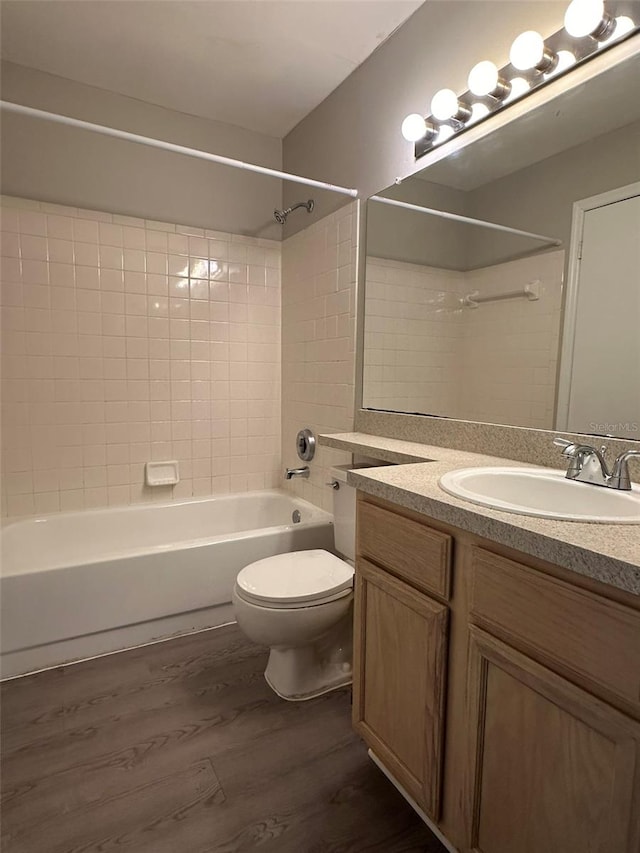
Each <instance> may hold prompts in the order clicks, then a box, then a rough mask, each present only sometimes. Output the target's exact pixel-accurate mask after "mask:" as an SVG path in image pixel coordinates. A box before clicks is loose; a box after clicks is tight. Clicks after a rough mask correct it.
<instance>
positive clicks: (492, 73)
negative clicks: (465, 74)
mask: <svg viewBox="0 0 640 853" xmlns="http://www.w3.org/2000/svg"><path fill="white" fill-rule="evenodd" d="M467 85H468V86H469V91H470V92H471V93H472V94H474V95H478V96H479V97H484V96H488V97H490V98H495V99H496V100H497V101H501V100H502V99H503V98H506V96H507V95H508V94H509V92H510V91H511V83H508V82H507V81H506V80H503V79H502V78H501V77H500V72H499V71H498V66H497V65H495V64H494V63H493V62H490V61H489V60H488V59H484V60H483V61H482V62H478V64H477V65H474V66H473V68H472V69H471V71H470V72H469V79H468V80H467Z"/></svg>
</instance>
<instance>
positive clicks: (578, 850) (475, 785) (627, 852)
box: [468, 627, 640, 853]
mask: <svg viewBox="0 0 640 853" xmlns="http://www.w3.org/2000/svg"><path fill="white" fill-rule="evenodd" d="M469 701H470V706H469V708H470V718H469V733H470V740H471V743H470V750H469V761H470V766H469V776H468V793H469V801H468V802H469V809H470V816H471V827H470V830H471V832H470V836H471V837H470V839H469V845H468V847H469V849H470V850H472V851H478V853H543V851H545V853H546V852H547V851H548V853H638V850H640V828H639V824H640V784H639V782H640V749H639V746H640V724H639V723H637V722H635V721H634V720H631V719H630V718H628V717H626V716H625V715H624V714H621V713H620V712H619V711H617V710H615V709H614V708H611V707H610V706H608V705H607V704H605V703H604V702H601V701H600V700H599V699H596V698H595V697H593V696H591V695H590V694H588V693H586V692H585V691H583V690H581V689H579V688H578V687H575V686H574V685H573V684H571V683H570V682H568V681H566V680H565V679H563V678H561V677H560V676H558V675H556V674H555V673H552V672H551V671H550V670H548V669H546V668H545V667H543V666H540V665H539V664H536V663H534V662H533V661H531V660H530V659H529V658H527V657H526V656H525V655H522V654H520V653H519V652H516V651H514V650H513V649H511V648H510V647H509V646H507V645H505V644H504V643H501V642H500V641H498V640H496V639H494V638H493V637H491V636H490V635H489V634H486V633H485V632H483V631H482V630H480V629H478V628H475V627H472V628H471V629H470V656H469Z"/></svg>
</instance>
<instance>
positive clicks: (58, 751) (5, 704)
mask: <svg viewBox="0 0 640 853" xmlns="http://www.w3.org/2000/svg"><path fill="white" fill-rule="evenodd" d="M265 663H266V653H265V651H264V650H263V649H260V648H258V647H256V646H254V645H252V644H250V643H249V642H248V641H247V640H245V639H244V637H243V636H242V635H241V633H240V631H239V630H238V628H237V627H236V626H235V625H233V626H228V627H224V628H220V629H218V630H215V631H209V632H205V633H201V634H195V635H191V636H189V637H182V638H180V639H176V640H172V641H170V642H166V643H159V644H156V645H154V646H147V647H146V648H141V649H134V650H132V651H129V652H124V653H121V654H118V655H111V656H109V657H104V658H99V659H97V660H94V661H88V662H86V663H81V664H76V665H75V666H68V667H61V668H58V669H55V670H50V671H48V672H45V673H41V674H38V675H33V676H29V677H27V678H23V679H18V680H15V681H10V682H6V683H5V684H3V685H2V751H3V764H2V851H3V853H108V851H116V850H117V851H136V853H244V851H254V850H255V851H259V853H276V851H277V853H360V851H362V853H364V851H370V852H371V853H414V851H415V853H418V851H420V853H443V851H444V848H442V847H441V845H440V844H439V843H438V841H437V840H436V839H435V838H434V837H433V836H432V835H431V833H429V832H428V830H427V829H426V827H425V826H424V825H423V824H422V822H421V821H420V820H419V819H418V818H417V816H416V815H415V814H414V812H413V811H412V810H411V808H410V807H409V806H408V805H407V804H406V803H405V802H404V800H403V799H402V797H401V796H400V795H399V794H398V793H397V792H396V791H395V789H394V788H393V787H392V786H391V784H390V783H389V782H388V781H387V780H386V779H385V778H384V777H383V776H382V774H381V773H380V771H379V770H377V768H376V767H375V766H374V765H373V764H372V763H371V761H370V760H369V759H368V757H367V754H366V750H365V748H364V746H363V745H362V743H361V742H360V741H359V739H358V738H357V737H356V736H355V735H354V734H353V733H352V731H351V726H350V692H349V691H348V690H340V691H336V692H334V693H330V694H328V695H327V696H324V697H320V698H319V699H315V700H313V701H310V702H303V703H291V702H283V701H282V700H280V699H278V697H277V696H275V695H274V694H273V693H272V692H271V691H270V690H269V688H268V687H267V685H266V683H265V681H264V679H263V676H262V673H263V671H264V667H265Z"/></svg>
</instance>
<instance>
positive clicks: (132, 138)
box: [0, 101, 358, 198]
mask: <svg viewBox="0 0 640 853" xmlns="http://www.w3.org/2000/svg"><path fill="white" fill-rule="evenodd" d="M0 108H1V109H3V110H6V111H7V112H10V113H17V114H18V115H23V116H29V117H30V118H39V119H42V120H44V121H52V122H55V123H56V124H65V125H68V126H69V127H77V128H79V129H80V130H90V131H92V132H93V133H101V134H102V135H103V136H113V137H115V138H116V139H124V140H126V141H127V142H137V143H139V144H140V145H148V146H150V147H151V148H161V149H163V150H164V151H172V152H174V153H175V154H184V155H185V156H187V157H195V158H197V159H199V160H208V161H209V162H210V163H219V164H221V165H222V166H232V167H233V168H234V169H246V170H247V171H249V172H257V173H258V174H260V175H269V176H270V177H272V178H281V179H282V180H284V181H292V182H293V183H296V184H305V185H306V186H308V187H318V188H319V189H323V190H331V192H334V193H340V194H342V195H348V196H351V197H352V198H357V197H358V190H356V189H349V188H348V187H339V186H336V185H335V184H327V183H325V182H324V181H315V180H313V178H303V177H301V176H300V175H291V174H289V172H279V171H278V170H277V169H269V168H267V167H266V166H256V165H254V164H253V163H245V162H243V161H242V160H234V159H232V158H231V157H223V156H222V155H221V154H210V153H209V152H208V151H201V150H200V149H198V148H187V147H186V146H184V145H176V144H174V143H173V142H165V141H164V140H162V139H153V137H151V136H141V135H140V134H138V133H129V132H128V131H126V130H117V129H116V128H114V127H107V126H106V125H102V124H93V122H90V121H82V120H81V119H77V118H71V117H70V116H64V115H59V114H58V113H49V112H46V111H45V110H37V109H35V108H34V107H25V106H23V105H22V104H15V103H13V102H12V101H0Z"/></svg>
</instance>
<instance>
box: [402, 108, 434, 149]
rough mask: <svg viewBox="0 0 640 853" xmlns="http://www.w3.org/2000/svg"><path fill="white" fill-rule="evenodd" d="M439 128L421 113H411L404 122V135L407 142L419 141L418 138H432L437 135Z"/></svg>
mask: <svg viewBox="0 0 640 853" xmlns="http://www.w3.org/2000/svg"><path fill="white" fill-rule="evenodd" d="M437 133H438V129H437V128H436V127H434V126H433V125H432V124H427V121H426V119H425V118H424V117H423V116H421V115H420V113H411V114H410V115H408V116H407V117H406V118H405V120H404V121H403V122H402V135H403V136H404V138H405V139H406V140H407V142H417V141H418V139H425V138H427V139H430V138H433V137H434V136H436V135H437Z"/></svg>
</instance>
